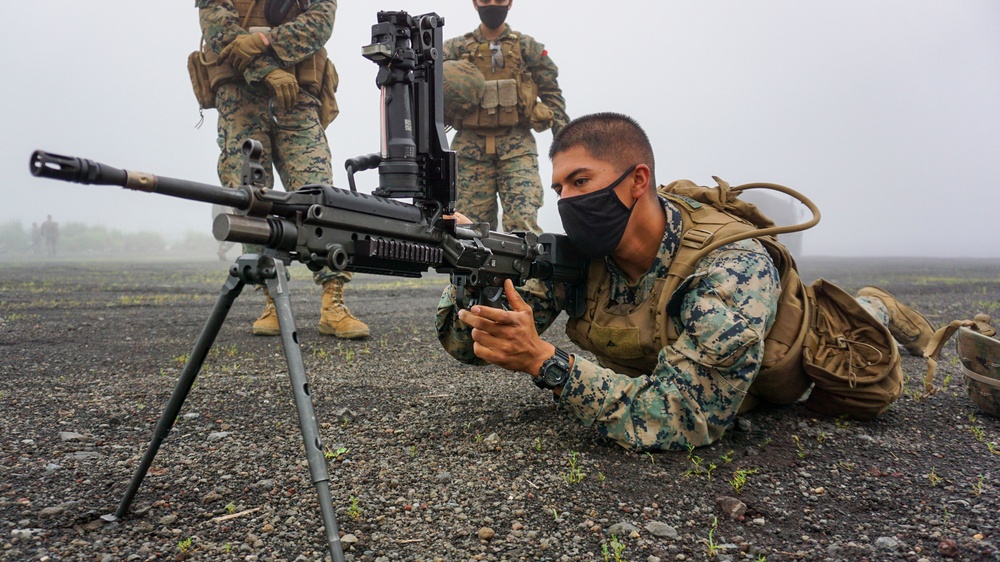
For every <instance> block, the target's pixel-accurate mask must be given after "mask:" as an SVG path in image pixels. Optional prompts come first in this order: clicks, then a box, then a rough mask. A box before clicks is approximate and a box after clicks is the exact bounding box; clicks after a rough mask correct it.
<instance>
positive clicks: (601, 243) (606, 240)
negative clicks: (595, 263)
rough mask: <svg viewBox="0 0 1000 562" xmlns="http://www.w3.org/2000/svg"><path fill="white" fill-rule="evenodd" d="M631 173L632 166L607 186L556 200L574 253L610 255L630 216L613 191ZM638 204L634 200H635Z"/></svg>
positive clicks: (592, 256) (628, 208) (633, 167)
mask: <svg viewBox="0 0 1000 562" xmlns="http://www.w3.org/2000/svg"><path fill="white" fill-rule="evenodd" d="M633 170H635V166H632V167H631V168H629V169H628V170H626V171H625V173H624V174H622V175H621V177H619V178H618V179H616V180H615V181H614V183H612V184H611V185H609V186H607V187H605V188H602V189H598V190H597V191H592V192H590V193H586V194H584V195H577V196H576V197H567V198H565V199H560V200H559V216H560V217H562V223H563V228H564V229H565V230H566V234H567V235H568V236H569V238H570V240H572V241H573V244H574V245H576V248H577V250H579V251H580V253H581V254H583V255H584V256H586V257H588V258H603V257H607V256H610V255H611V252H613V251H615V248H617V247H618V244H619V243H620V242H621V241H622V236H624V235H625V227H626V226H628V219H629V217H631V216H632V209H634V208H635V203H632V206H631V207H626V206H625V204H624V203H622V200H621V199H619V198H618V196H617V195H615V188H616V187H618V184H620V183H621V182H623V181H625V178H627V177H628V176H629V174H631V173H632V171H633ZM636 202H638V199H637V200H636Z"/></svg>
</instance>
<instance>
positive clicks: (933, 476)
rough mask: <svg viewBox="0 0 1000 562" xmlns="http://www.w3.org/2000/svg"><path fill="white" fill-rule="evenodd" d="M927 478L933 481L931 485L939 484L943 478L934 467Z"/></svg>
mask: <svg viewBox="0 0 1000 562" xmlns="http://www.w3.org/2000/svg"><path fill="white" fill-rule="evenodd" d="M927 479H928V480H930V481H931V486H937V485H938V484H940V483H941V480H942V478H941V477H940V476H938V475H937V469H935V468H933V467H931V473H930V474H928V475H927Z"/></svg>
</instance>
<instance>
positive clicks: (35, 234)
mask: <svg viewBox="0 0 1000 562" xmlns="http://www.w3.org/2000/svg"><path fill="white" fill-rule="evenodd" d="M41 249H42V229H41V228H39V227H38V223H37V222H33V223H31V253H32V254H35V255H38V252H40V251H41Z"/></svg>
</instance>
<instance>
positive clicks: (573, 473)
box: [563, 451, 587, 485]
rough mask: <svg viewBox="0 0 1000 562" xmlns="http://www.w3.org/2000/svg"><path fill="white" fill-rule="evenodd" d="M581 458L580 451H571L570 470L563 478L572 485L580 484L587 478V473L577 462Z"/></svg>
mask: <svg viewBox="0 0 1000 562" xmlns="http://www.w3.org/2000/svg"><path fill="white" fill-rule="evenodd" d="M579 458H580V453H577V452H576V451H570V454H569V472H568V473H566V474H564V475H563V480H565V481H566V483H567V484H570V485H572V484H579V483H580V482H583V481H584V479H585V478H587V475H586V473H584V472H583V471H582V470H580V466H579V465H578V464H577V461H578V460H579Z"/></svg>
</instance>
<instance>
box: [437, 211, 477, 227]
mask: <svg viewBox="0 0 1000 562" xmlns="http://www.w3.org/2000/svg"><path fill="white" fill-rule="evenodd" d="M441 218H443V219H455V224H472V219H470V218H469V217H467V216H465V215H463V214H462V213H459V212H458V211H455V213H454V214H451V215H444V216H442V217H441Z"/></svg>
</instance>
